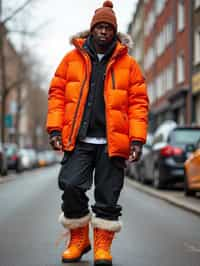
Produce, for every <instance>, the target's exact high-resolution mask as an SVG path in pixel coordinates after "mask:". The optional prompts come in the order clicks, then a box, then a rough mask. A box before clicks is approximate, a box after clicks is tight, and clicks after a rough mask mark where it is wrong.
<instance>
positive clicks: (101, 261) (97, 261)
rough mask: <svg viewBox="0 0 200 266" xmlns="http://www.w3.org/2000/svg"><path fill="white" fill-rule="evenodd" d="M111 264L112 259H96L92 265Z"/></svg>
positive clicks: (104, 265)
mask: <svg viewBox="0 0 200 266" xmlns="http://www.w3.org/2000/svg"><path fill="white" fill-rule="evenodd" d="M101 265H102V266H112V261H110V260H96V261H95V262H94V266H101Z"/></svg>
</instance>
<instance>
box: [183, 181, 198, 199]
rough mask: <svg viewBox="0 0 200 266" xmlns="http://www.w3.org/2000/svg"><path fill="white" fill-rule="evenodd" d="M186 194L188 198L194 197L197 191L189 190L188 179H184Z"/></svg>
mask: <svg viewBox="0 0 200 266" xmlns="http://www.w3.org/2000/svg"><path fill="white" fill-rule="evenodd" d="M184 194H185V196H186V197H194V196H195V194H196V191H194V190H191V189H189V186H188V181H187V177H185V179H184Z"/></svg>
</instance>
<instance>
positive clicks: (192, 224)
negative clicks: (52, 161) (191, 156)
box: [0, 167, 200, 266]
mask: <svg viewBox="0 0 200 266" xmlns="http://www.w3.org/2000/svg"><path fill="white" fill-rule="evenodd" d="M57 172H58V167H50V168H46V169H38V170H35V171H30V172H25V173H23V174H21V175H20V176H18V177H17V178H11V179H10V181H9V182H4V183H1V184H0V266H59V265H64V264H62V263H61V262H60V254H61V252H62V250H63V248H64V243H63V242H61V244H60V246H58V247H56V240H57V239H58V238H59V236H60V234H61V233H62V232H63V230H62V227H61V226H60V225H59V224H58V222H57V217H58V215H59V213H60V210H59V209H60V202H59V197H60V195H61V193H60V192H59V190H58V189H57ZM120 203H121V204H122V205H123V206H124V212H123V219H122V220H123V229H122V231H121V233H119V234H118V235H117V236H116V240H115V241H114V243H113V248H112V250H113V252H112V253H113V264H114V265H115V266H122V265H123V266H125V265H126V266H200V217H198V216H195V215H193V214H192V213H190V212H187V211H185V210H182V209H179V208H177V207H175V206H172V205H170V204H168V203H167V202H164V201H162V200H159V199H157V198H154V197H152V196H149V195H148V194H145V193H142V192H140V191H138V190H135V189H134V188H133V187H132V186H130V185H128V184H125V187H124V190H123V192H122V194H121V200H120ZM91 238H92V234H91ZM65 265H71V266H74V265H76V266H79V265H83V266H89V265H93V263H92V252H90V253H89V254H87V255H85V256H84V257H83V261H82V262H80V263H76V264H65Z"/></svg>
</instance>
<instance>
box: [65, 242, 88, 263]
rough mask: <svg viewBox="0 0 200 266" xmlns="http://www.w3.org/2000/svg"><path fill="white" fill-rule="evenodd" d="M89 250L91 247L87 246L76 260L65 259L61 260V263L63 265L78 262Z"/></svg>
mask: <svg viewBox="0 0 200 266" xmlns="http://www.w3.org/2000/svg"><path fill="white" fill-rule="evenodd" d="M90 250H91V245H89V246H87V247H86V248H85V249H84V250H83V252H82V253H81V255H80V256H79V257H78V258H73V259H65V258H62V262H63V263H68V262H78V261H79V260H80V259H81V257H82V256H83V255H84V254H86V253H87V252H89V251H90Z"/></svg>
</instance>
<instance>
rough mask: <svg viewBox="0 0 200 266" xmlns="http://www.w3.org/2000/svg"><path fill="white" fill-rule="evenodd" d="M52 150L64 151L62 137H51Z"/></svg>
mask: <svg viewBox="0 0 200 266" xmlns="http://www.w3.org/2000/svg"><path fill="white" fill-rule="evenodd" d="M49 143H50V144H51V146H52V148H53V149H54V150H56V151H62V138H61V136H53V137H51V136H50V141H49Z"/></svg>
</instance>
